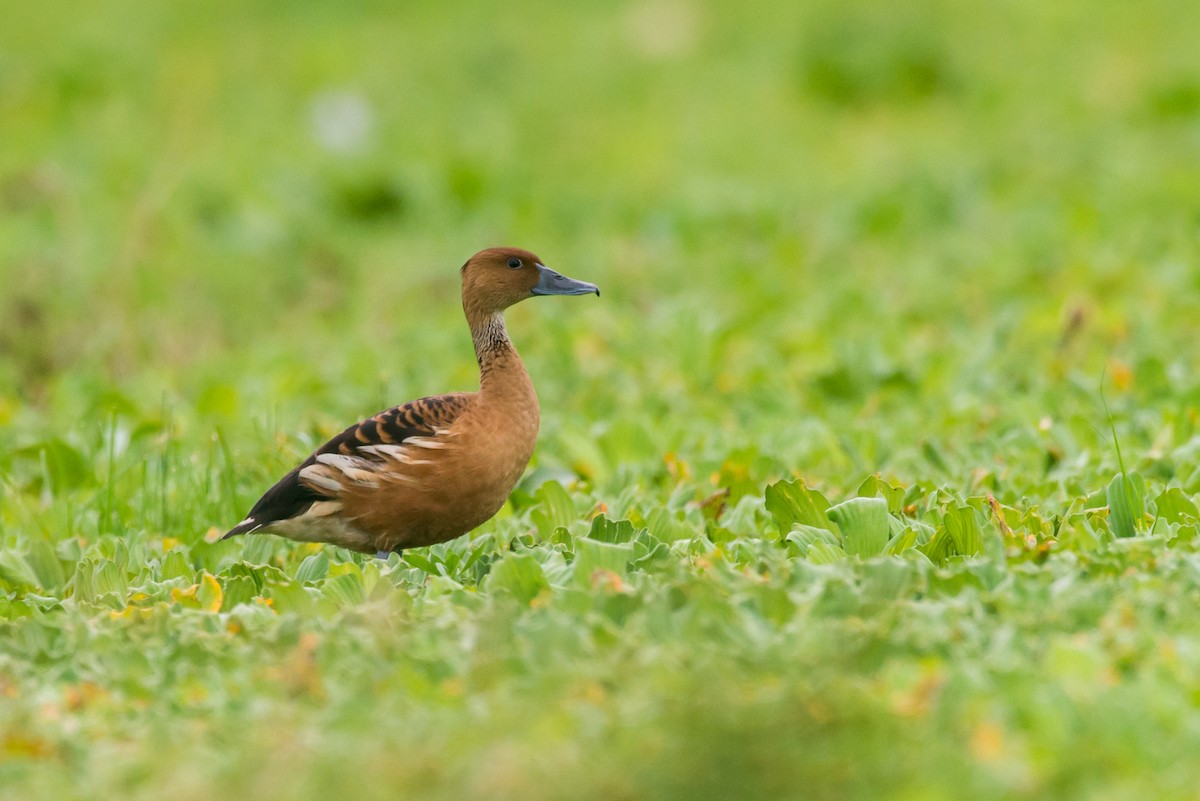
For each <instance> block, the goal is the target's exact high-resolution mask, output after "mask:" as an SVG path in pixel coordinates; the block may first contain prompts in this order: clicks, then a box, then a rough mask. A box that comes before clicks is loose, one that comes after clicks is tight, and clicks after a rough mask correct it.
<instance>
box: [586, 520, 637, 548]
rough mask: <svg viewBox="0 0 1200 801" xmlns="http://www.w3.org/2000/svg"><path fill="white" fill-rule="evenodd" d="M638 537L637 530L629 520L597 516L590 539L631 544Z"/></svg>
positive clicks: (589, 535)
mask: <svg viewBox="0 0 1200 801" xmlns="http://www.w3.org/2000/svg"><path fill="white" fill-rule="evenodd" d="M635 536H637V529H635V528H634V527H633V523H631V522H630V521H628V520H609V519H608V517H607V516H605V515H596V519H595V520H593V521H592V530H591V531H590V532H588V539H591V540H599V541H600V542H630V541H632V540H633V538H634V537H635Z"/></svg>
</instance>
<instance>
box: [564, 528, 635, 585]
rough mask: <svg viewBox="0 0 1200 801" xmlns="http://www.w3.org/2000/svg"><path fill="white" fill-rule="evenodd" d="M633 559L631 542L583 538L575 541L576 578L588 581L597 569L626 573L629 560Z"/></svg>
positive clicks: (622, 574) (620, 573)
mask: <svg viewBox="0 0 1200 801" xmlns="http://www.w3.org/2000/svg"><path fill="white" fill-rule="evenodd" d="M631 559H633V545H632V544H630V543H620V544H617V543H610V542H598V541H596V540H591V539H581V540H577V541H576V542H575V561H574V565H575V579H576V581H583V582H587V581H590V580H591V577H592V574H593V573H595V572H596V571H597V570H611V571H612V572H614V573H617V574H619V575H621V576H622V577H623V576H624V575H625V571H626V567H627V565H628V564H629V561H630V560H631Z"/></svg>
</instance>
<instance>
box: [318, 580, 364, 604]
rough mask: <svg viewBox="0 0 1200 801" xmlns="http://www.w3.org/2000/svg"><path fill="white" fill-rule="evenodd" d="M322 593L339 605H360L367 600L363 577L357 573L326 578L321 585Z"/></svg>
mask: <svg viewBox="0 0 1200 801" xmlns="http://www.w3.org/2000/svg"><path fill="white" fill-rule="evenodd" d="M321 594H322V595H324V596H325V598H326V599H327V600H330V601H333V602H334V603H335V604H337V605H338V606H358V605H359V604H361V603H364V602H366V600H367V593H366V589H365V588H364V587H363V581H362V577H361V576H359V575H358V574H357V573H343V574H342V575H340V576H334V577H333V578H330V579H328V580H326V581H325V583H323V584H322V585H321Z"/></svg>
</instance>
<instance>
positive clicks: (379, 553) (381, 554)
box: [375, 548, 404, 562]
mask: <svg viewBox="0 0 1200 801" xmlns="http://www.w3.org/2000/svg"><path fill="white" fill-rule="evenodd" d="M402 553H404V549H403V548H397V549H396V550H394V551H376V552H375V558H376V559H382V560H383V561H385V562H386V561H387V560H388V557H389V556H391V555H392V554H396V555H397V556H399V555H400V554H402Z"/></svg>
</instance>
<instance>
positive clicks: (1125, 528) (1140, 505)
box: [1105, 473, 1146, 537]
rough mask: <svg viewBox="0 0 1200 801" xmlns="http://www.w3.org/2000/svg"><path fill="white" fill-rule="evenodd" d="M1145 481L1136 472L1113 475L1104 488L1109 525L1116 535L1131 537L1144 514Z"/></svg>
mask: <svg viewBox="0 0 1200 801" xmlns="http://www.w3.org/2000/svg"><path fill="white" fill-rule="evenodd" d="M1145 497H1146V482H1145V479H1143V478H1142V477H1141V476H1140V475H1138V474H1137V473H1129V474H1122V473H1118V474H1117V475H1115V476H1113V480H1112V481H1111V482H1109V484H1108V489H1107V490H1105V498H1106V500H1107V501H1108V510H1109V525H1110V527H1111V528H1112V531H1113V534H1116V535H1117V536H1118V537H1133V536H1135V535H1136V534H1137V530H1138V524H1139V523H1140V522H1141V520H1142V518H1143V517H1145V515H1146V503H1145Z"/></svg>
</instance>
